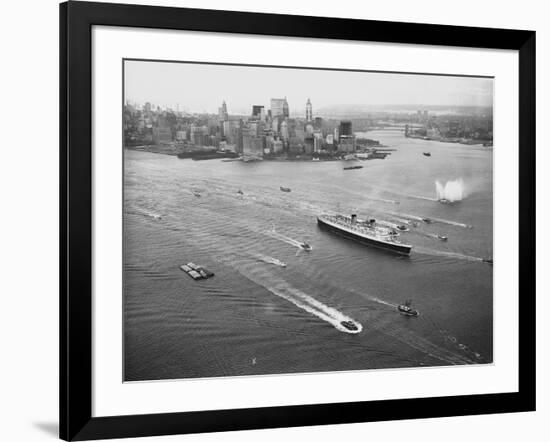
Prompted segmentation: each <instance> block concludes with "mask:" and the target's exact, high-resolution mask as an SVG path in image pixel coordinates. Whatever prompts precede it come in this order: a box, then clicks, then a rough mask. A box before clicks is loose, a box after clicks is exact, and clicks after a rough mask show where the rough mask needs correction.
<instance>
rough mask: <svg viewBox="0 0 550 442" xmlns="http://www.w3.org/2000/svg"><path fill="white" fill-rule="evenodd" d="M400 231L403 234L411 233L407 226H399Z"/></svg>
mask: <svg viewBox="0 0 550 442" xmlns="http://www.w3.org/2000/svg"><path fill="white" fill-rule="evenodd" d="M396 227H397V228H398V229H399V230H401V231H402V232H408V231H409V228H408V227H407V226H406V225H405V224H397V226H396Z"/></svg>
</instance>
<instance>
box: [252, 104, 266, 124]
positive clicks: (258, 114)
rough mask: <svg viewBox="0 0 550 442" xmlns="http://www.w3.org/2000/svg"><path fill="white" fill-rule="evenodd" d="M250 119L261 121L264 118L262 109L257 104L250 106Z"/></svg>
mask: <svg viewBox="0 0 550 442" xmlns="http://www.w3.org/2000/svg"><path fill="white" fill-rule="evenodd" d="M252 118H254V119H257V120H263V119H264V118H265V111H264V107H263V106H261V105H258V104H255V105H253V106H252Z"/></svg>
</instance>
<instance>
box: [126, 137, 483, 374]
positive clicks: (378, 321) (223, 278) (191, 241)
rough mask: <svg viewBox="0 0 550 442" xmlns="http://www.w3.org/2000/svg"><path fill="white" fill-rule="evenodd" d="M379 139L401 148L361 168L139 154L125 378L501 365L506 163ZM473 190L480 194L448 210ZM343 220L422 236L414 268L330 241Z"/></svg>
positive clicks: (129, 253) (450, 148)
mask: <svg viewBox="0 0 550 442" xmlns="http://www.w3.org/2000/svg"><path fill="white" fill-rule="evenodd" d="M368 136H369V138H374V139H378V140H380V141H381V142H382V143H384V144H387V145H390V146H392V147H395V148H397V149H398V150H397V151H396V152H392V155H390V156H389V157H388V158H386V159H385V160H372V161H365V162H361V165H363V166H364V167H363V169H356V170H350V171H344V170H343V164H342V162H339V161H338V162H268V161H264V162H256V163H242V162H223V161H221V160H210V161H192V160H189V159H188V160H179V159H177V158H176V157H172V156H165V155H157V154H151V153H146V152H137V151H126V152H125V208H124V211H125V224H124V226H125V249H124V250H125V251H124V255H125V256H124V287H125V289H124V307H125V321H124V326H125V330H124V332H125V333H124V336H125V342H124V344H125V347H124V348H125V379H126V380H130V381H131V380H149V379H177V378H195V377H215V376H238V375H258V374H277V373H301V372H319V371H337V370H363V369H373V368H398V367H421V366H435V365H455V364H473V363H489V362H491V361H492V306H493V303H492V266H491V265H489V264H487V263H484V262H482V259H483V258H488V257H492V150H490V149H487V148H483V147H480V146H464V145H458V144H446V143H438V142H431V141H423V140H415V139H405V138H403V136H402V134H399V133H395V132H383V131H379V132H369V133H368ZM428 150H429V151H430V152H431V153H432V156H431V157H425V156H423V155H422V152H423V151H428ZM459 179H460V180H462V182H463V184H464V188H465V192H464V195H466V197H465V198H464V199H463V200H462V201H460V202H457V203H454V204H441V203H439V202H437V201H436V197H437V195H436V189H435V182H436V181H439V182H441V183H446V182H448V181H454V180H459ZM280 186H285V187H290V188H291V189H292V192H290V193H285V192H281V191H280V190H279V187H280ZM239 190H241V191H242V194H241V193H239V192H238V191H239ZM330 211H332V212H334V211H341V212H346V213H349V212H351V211H356V212H357V213H358V215H359V216H360V217H365V216H372V217H375V218H376V217H381V218H383V219H385V220H387V221H389V222H399V223H402V222H407V223H409V228H410V231H409V232H402V233H401V240H402V241H403V242H406V243H408V244H412V245H413V252H412V254H411V256H410V257H402V256H398V255H393V254H391V253H388V252H385V251H380V250H377V249H374V248H370V247H366V246H363V245H360V244H356V243H354V242H352V241H349V240H346V239H343V238H340V237H338V236H335V235H333V234H331V233H330V232H326V231H324V230H320V229H319V228H318V227H317V224H316V218H315V216H316V215H317V214H319V213H323V212H330ZM425 218H430V219H431V220H432V221H433V222H431V223H426V222H424V221H422V219H425ZM415 224H416V227H415V226H414V225H415ZM437 235H445V236H447V237H448V241H447V242H443V241H440V240H439V239H438V238H437ZM303 241H305V242H307V243H308V244H310V245H311V246H312V248H313V250H312V251H311V252H306V251H304V250H302V249H301V247H300V243H302V242H303ZM189 261H193V262H195V263H199V264H201V265H203V266H205V267H206V268H208V269H210V270H212V271H214V272H215V274H216V276H214V277H213V278H211V279H208V280H204V281H194V280H193V279H191V278H190V277H189V276H187V275H186V274H185V273H184V272H182V271H181V270H180V269H179V266H180V265H181V264H184V263H187V262H189ZM283 264H286V267H285V266H284V265H283ZM406 298H410V299H412V301H413V306H414V307H415V308H417V309H418V310H419V311H420V316H419V317H417V318H411V317H406V316H403V315H400V314H399V313H398V312H397V311H396V307H397V305H398V304H399V303H401V302H403V300H404V299H406ZM342 321H351V322H352V323H353V324H355V325H356V327H357V330H349V329H348V328H346V327H344V326H342V325H341V322H342Z"/></svg>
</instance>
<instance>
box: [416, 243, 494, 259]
mask: <svg viewBox="0 0 550 442" xmlns="http://www.w3.org/2000/svg"><path fill="white" fill-rule="evenodd" d="M414 250H415V252H416V253H420V254H422V255H432V256H442V257H445V258H451V259H461V260H464V261H471V262H483V258H479V257H477V256H471V255H464V254H462V253H456V252H446V251H443V250H433V249H428V248H425V247H419V246H415V248H414Z"/></svg>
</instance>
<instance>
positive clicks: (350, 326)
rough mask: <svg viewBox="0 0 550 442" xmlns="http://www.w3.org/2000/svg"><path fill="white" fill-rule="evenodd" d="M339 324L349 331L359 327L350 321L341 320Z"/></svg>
mask: <svg viewBox="0 0 550 442" xmlns="http://www.w3.org/2000/svg"><path fill="white" fill-rule="evenodd" d="M340 324H341V325H342V326H343V327H345V328H347V329H348V330H350V331H357V330H359V329H358V328H357V326H356V325H355V324H354V323H353V322H352V321H342V322H340Z"/></svg>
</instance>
